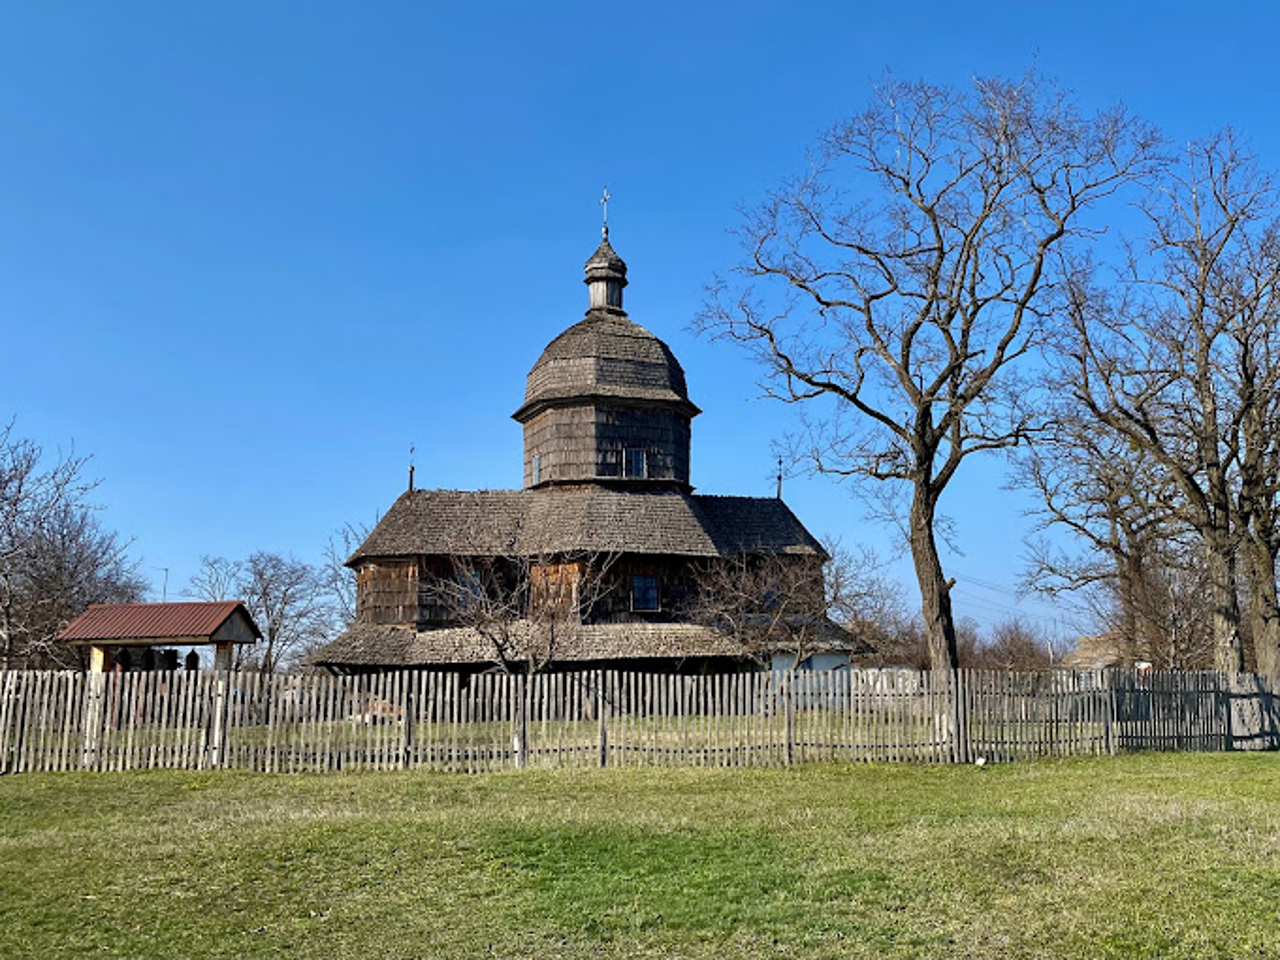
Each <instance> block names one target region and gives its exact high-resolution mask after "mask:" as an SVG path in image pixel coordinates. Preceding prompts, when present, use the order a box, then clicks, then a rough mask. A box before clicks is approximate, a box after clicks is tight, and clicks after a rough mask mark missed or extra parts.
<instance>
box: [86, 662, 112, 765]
mask: <svg viewBox="0 0 1280 960" xmlns="http://www.w3.org/2000/svg"><path fill="white" fill-rule="evenodd" d="M88 681H89V682H88V683H86V684H85V685H84V694H85V698H86V703H85V707H84V737H83V740H82V744H81V748H80V766H81V767H82V768H83V769H85V770H94V769H96V768H97V766H98V747H99V745H100V743H101V737H102V703H103V700H105V699H106V682H107V674H105V673H91V674H89V676H88Z"/></svg>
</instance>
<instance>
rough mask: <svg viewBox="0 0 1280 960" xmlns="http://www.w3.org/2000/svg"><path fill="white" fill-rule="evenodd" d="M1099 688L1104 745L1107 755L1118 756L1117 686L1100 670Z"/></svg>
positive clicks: (1108, 675) (1098, 675)
mask: <svg viewBox="0 0 1280 960" xmlns="http://www.w3.org/2000/svg"><path fill="white" fill-rule="evenodd" d="M1097 677H1098V686H1099V687H1100V688H1101V692H1102V745H1103V749H1104V750H1106V751H1107V755H1108V756H1111V757H1114V756H1115V755H1116V730H1115V726H1116V685H1115V684H1114V683H1112V682H1111V676H1110V674H1108V673H1106V672H1104V671H1102V670H1099V671H1098V674H1097Z"/></svg>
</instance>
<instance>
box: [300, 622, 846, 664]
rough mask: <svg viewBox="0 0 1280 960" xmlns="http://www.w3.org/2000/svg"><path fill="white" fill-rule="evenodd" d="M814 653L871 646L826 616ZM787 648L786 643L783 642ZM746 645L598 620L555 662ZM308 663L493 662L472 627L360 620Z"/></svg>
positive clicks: (559, 651)
mask: <svg viewBox="0 0 1280 960" xmlns="http://www.w3.org/2000/svg"><path fill="white" fill-rule="evenodd" d="M822 634H823V639H822V640H821V641H819V642H818V643H817V644H816V645H814V646H813V650H812V651H811V652H828V651H836V652H841V653H847V654H851V653H865V652H867V651H869V650H870V649H871V648H870V647H869V646H868V645H867V644H866V642H865V641H863V640H861V639H858V638H855V637H854V636H853V635H852V634H850V633H849V631H848V630H846V629H845V628H844V627H841V626H839V625H838V624H835V623H832V622H830V621H827V622H826V624H824V629H823V631H822ZM779 649H780V650H784V649H786V644H785V643H782V644H780V646H779ZM743 655H744V652H743V649H742V647H741V646H740V645H739V644H738V643H736V642H735V641H734V639H733V637H732V636H730V635H729V634H727V633H724V632H722V631H720V630H716V629H714V628H712V627H708V626H704V625H702V624H694V623H597V624H586V625H583V626H580V627H577V628H576V629H574V630H573V631H572V632H571V633H569V634H568V635H567V636H565V637H564V638H563V639H562V640H560V641H559V643H558V644H557V646H556V650H555V659H556V661H557V662H574V663H582V662H584V661H592V660H651V659H672V660H682V659H688V658H694V657H732V658H735V659H739V660H741V659H742V657H743ZM307 660H308V662H309V663H311V664H314V665H315V666H320V667H344V666H350V667H368V666H378V667H417V666H424V665H427V664H431V665H435V666H445V665H449V664H476V663H493V662H494V651H493V647H492V645H491V644H490V642H489V641H488V640H486V639H485V638H484V637H483V636H481V635H480V633H478V632H477V631H476V630H475V629H473V628H471V627H444V628H441V629H436V630H422V631H417V630H413V629H411V628H409V627H397V626H382V625H375V624H363V623H357V624H355V625H354V626H352V627H351V628H350V629H349V630H347V632H346V633H344V634H342V636H340V637H338V638H337V639H336V640H334V641H332V642H330V643H329V644H327V645H325V646H324V647H321V648H320V649H319V650H317V651H316V652H315V653H313V654H312V655H311V656H310V657H308V658H307Z"/></svg>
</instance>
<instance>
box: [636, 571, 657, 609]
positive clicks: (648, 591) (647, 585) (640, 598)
mask: <svg viewBox="0 0 1280 960" xmlns="http://www.w3.org/2000/svg"><path fill="white" fill-rule="evenodd" d="M631 609H632V610H658V609H661V607H660V606H659V603H658V578H657V577H655V576H650V575H645V574H641V575H637V576H634V577H632V578H631Z"/></svg>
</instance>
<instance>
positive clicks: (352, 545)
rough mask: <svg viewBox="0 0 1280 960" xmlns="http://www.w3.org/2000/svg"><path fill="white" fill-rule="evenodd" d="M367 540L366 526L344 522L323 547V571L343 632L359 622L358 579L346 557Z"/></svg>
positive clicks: (367, 531)
mask: <svg viewBox="0 0 1280 960" xmlns="http://www.w3.org/2000/svg"><path fill="white" fill-rule="evenodd" d="M368 537H369V526H368V525H367V524H352V523H345V524H343V525H342V526H341V527H340V528H339V529H338V530H337V531H336V532H335V533H333V534H332V535H331V536H330V537H329V540H328V542H327V543H326V544H325V547H324V561H323V562H322V563H321V565H320V572H321V576H322V577H323V578H324V582H325V588H326V590H327V591H328V595H329V601H330V604H331V605H332V607H333V610H334V615H335V616H336V617H337V620H338V624H339V626H340V627H341V628H342V629H344V630H345V629H347V628H348V627H350V626H351V625H352V624H353V623H355V621H356V578H355V574H354V573H353V572H352V571H351V569H350V568H349V567H348V566H347V558H348V557H350V556H351V555H352V554H353V553H355V552H356V549H357V548H358V547H359V546H360V544H362V543H363V542H364V541H365V540H366V539H368Z"/></svg>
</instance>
